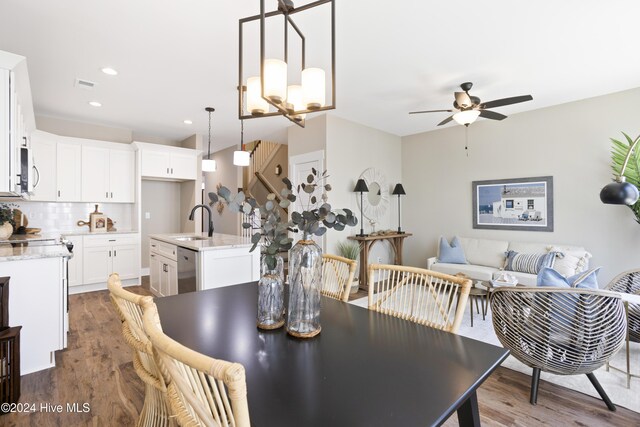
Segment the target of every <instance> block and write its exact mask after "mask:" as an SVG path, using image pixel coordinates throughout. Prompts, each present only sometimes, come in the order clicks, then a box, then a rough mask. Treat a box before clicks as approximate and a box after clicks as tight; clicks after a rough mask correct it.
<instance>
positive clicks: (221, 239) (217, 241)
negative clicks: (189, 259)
mask: <svg viewBox="0 0 640 427" xmlns="http://www.w3.org/2000/svg"><path fill="white" fill-rule="evenodd" d="M181 237H198V238H203V239H202V240H179V238H181ZM149 238H151V239H156V240H160V241H162V242H166V243H170V244H172V245H176V246H180V247H183V248H186V249H191V250H192V251H209V250H216V249H231V248H250V247H251V246H252V243H251V239H250V238H248V237H241V236H234V235H232V234H221V233H213V236H211V237H208V236H207V233H201V234H197V233H171V234H150V235H149ZM247 250H248V249H247Z"/></svg>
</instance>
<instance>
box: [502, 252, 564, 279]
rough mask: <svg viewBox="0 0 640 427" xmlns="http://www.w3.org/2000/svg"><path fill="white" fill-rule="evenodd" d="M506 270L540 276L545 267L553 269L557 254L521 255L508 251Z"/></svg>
mask: <svg viewBox="0 0 640 427" xmlns="http://www.w3.org/2000/svg"><path fill="white" fill-rule="evenodd" d="M506 255H507V259H506V263H505V266H504V269H505V270H508V271H517V272H520V273H529V274H538V273H539V272H540V270H542V269H543V268H544V267H550V268H552V267H553V262H554V260H555V257H556V253H555V252H547V253H538V254H521V253H518V252H516V251H507V253H506Z"/></svg>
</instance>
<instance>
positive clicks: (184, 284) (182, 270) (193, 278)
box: [178, 246, 198, 294]
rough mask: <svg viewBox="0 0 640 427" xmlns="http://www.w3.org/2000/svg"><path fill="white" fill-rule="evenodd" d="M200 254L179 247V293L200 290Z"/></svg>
mask: <svg viewBox="0 0 640 427" xmlns="http://www.w3.org/2000/svg"><path fill="white" fill-rule="evenodd" d="M197 269H198V252H197V251H192V250H191V249H186V248H182V247H180V246H178V293H179V294H184V293H187V292H195V291H196V290H197V289H198V271H197Z"/></svg>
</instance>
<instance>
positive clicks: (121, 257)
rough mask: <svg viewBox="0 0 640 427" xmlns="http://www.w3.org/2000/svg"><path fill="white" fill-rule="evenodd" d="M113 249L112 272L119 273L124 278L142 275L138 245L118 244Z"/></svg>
mask: <svg viewBox="0 0 640 427" xmlns="http://www.w3.org/2000/svg"><path fill="white" fill-rule="evenodd" d="M112 249H113V252H112V254H111V255H112V258H111V259H112V260H113V267H112V272H113V273H118V274H119V275H120V278H121V279H122V280H126V279H135V278H136V277H138V276H139V275H140V268H139V266H138V263H139V260H140V254H139V253H138V245H116V246H113V248H112Z"/></svg>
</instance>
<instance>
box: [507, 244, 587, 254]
mask: <svg viewBox="0 0 640 427" xmlns="http://www.w3.org/2000/svg"><path fill="white" fill-rule="evenodd" d="M552 247H555V248H561V249H562V250H565V251H584V250H585V249H584V248H583V247H581V246H571V245H556V244H551V243H532V242H509V250H510V251H516V252H522V253H528V254H533V253H537V252H550V251H551V248H552Z"/></svg>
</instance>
